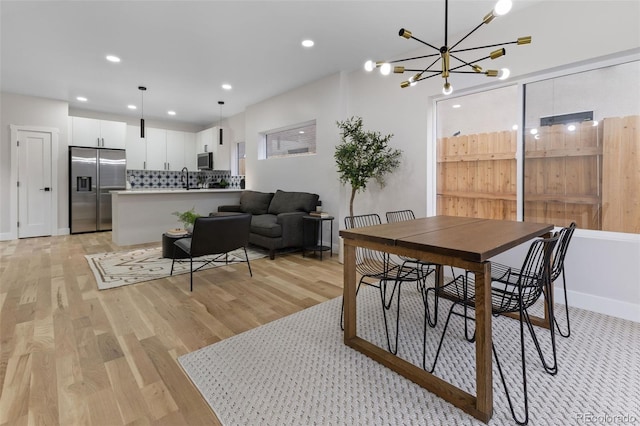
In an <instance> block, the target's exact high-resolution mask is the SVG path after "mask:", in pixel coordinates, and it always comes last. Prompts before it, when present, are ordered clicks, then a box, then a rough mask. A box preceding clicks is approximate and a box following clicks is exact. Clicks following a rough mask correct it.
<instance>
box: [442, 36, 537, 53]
mask: <svg viewBox="0 0 640 426" xmlns="http://www.w3.org/2000/svg"><path fill="white" fill-rule="evenodd" d="M529 43H531V36H526V37H519V38H518V39H517V40H516V41H506V42H504V43H496V44H487V45H485V46H478V47H469V48H467V49H458V50H449V52H450V53H459V52H468V51H470V50H478V49H488V48H489V47H499V46H506V45H508V44H516V45H518V46H520V45H522V44H529Z"/></svg>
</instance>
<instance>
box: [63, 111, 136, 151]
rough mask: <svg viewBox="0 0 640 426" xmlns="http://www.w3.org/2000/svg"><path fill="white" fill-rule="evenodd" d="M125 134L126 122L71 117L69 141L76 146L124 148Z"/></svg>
mask: <svg viewBox="0 0 640 426" xmlns="http://www.w3.org/2000/svg"><path fill="white" fill-rule="evenodd" d="M126 134H127V124H126V123H122V122H119V121H108V120H97V119H94V118H85V117H71V143H72V144H73V145H76V146H88V147H97V148H121V149H124V148H125V146H126Z"/></svg>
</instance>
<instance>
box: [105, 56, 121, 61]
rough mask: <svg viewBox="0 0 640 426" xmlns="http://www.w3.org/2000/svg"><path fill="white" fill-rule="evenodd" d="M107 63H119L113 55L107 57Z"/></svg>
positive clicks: (118, 59)
mask: <svg viewBox="0 0 640 426" xmlns="http://www.w3.org/2000/svg"><path fill="white" fill-rule="evenodd" d="M107 61H109V62H120V58H118V57H117V56H114V55H107Z"/></svg>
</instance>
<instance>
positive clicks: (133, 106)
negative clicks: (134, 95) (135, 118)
mask: <svg viewBox="0 0 640 426" xmlns="http://www.w3.org/2000/svg"><path fill="white" fill-rule="evenodd" d="M127 108H129V109H138V107H137V106H135V105H127Z"/></svg>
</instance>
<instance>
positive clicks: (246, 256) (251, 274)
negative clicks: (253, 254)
mask: <svg viewBox="0 0 640 426" xmlns="http://www.w3.org/2000/svg"><path fill="white" fill-rule="evenodd" d="M242 249H243V250H244V258H245V259H247V266H248V267H249V276H251V277H253V272H251V263H249V255H248V254H247V248H246V247H242Z"/></svg>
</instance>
